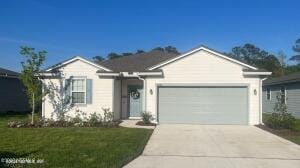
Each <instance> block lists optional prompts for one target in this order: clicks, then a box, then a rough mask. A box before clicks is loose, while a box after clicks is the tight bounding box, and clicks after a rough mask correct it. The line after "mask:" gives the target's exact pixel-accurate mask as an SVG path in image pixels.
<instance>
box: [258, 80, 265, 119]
mask: <svg viewBox="0 0 300 168" xmlns="http://www.w3.org/2000/svg"><path fill="white" fill-rule="evenodd" d="M266 79H267V78H262V79H260V82H259V88H260V93H259V124H264V123H263V121H262V92H263V89H262V83H263V81H264V80H266Z"/></svg>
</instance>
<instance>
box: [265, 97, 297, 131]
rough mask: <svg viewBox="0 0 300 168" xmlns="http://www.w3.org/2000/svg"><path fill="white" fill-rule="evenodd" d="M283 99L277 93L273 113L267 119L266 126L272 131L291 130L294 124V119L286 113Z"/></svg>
mask: <svg viewBox="0 0 300 168" xmlns="http://www.w3.org/2000/svg"><path fill="white" fill-rule="evenodd" d="M284 99H285V97H284V96H283V95H282V93H277V95H276V103H275V106H274V112H273V113H272V115H271V117H270V118H268V119H267V121H266V125H268V126H269V127H271V128H274V129H280V128H291V127H292V126H293V124H294V122H295V117H293V116H292V114H291V113H288V111H287V105H286V102H285V100H284Z"/></svg>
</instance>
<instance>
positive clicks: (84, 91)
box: [70, 77, 86, 105]
mask: <svg viewBox="0 0 300 168" xmlns="http://www.w3.org/2000/svg"><path fill="white" fill-rule="evenodd" d="M74 80H84V89H83V91H80V92H79V91H73V81H74ZM70 92H71V103H72V104H79V105H80V104H83V105H84V104H86V78H78V77H77V78H75V77H74V78H72V79H71V82H70ZM73 92H75V93H84V102H83V103H74V102H73Z"/></svg>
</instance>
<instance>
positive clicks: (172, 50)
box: [93, 46, 180, 62]
mask: <svg viewBox="0 0 300 168" xmlns="http://www.w3.org/2000/svg"><path fill="white" fill-rule="evenodd" d="M150 51H162V52H166V53H174V54H180V53H179V52H178V50H177V49H176V47H173V46H166V47H156V48H153V49H151V50H150ZM144 52H145V51H144V50H137V51H136V52H125V53H120V54H118V53H116V52H111V53H109V54H107V56H106V57H103V56H94V57H93V60H94V61H95V62H101V61H105V60H110V59H115V58H121V57H126V56H130V55H133V54H139V53H144Z"/></svg>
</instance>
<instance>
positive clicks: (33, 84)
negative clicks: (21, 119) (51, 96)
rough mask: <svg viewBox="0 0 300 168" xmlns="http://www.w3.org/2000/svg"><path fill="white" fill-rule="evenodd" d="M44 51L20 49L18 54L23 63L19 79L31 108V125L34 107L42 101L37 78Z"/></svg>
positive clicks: (40, 85) (39, 83)
mask: <svg viewBox="0 0 300 168" xmlns="http://www.w3.org/2000/svg"><path fill="white" fill-rule="evenodd" d="M46 53H47V52H46V51H39V52H35V51H34V48H29V47H26V46H25V47H21V51H20V54H21V55H23V56H24V58H25V61H22V62H21V65H22V71H21V74H20V79H21V81H22V82H23V84H24V86H25V88H26V93H27V97H28V101H29V102H28V103H29V104H30V106H31V107H32V116H31V124H34V112H35V111H36V108H35V107H36V105H37V104H38V103H40V102H41V100H42V91H41V88H42V82H41V81H40V80H39V78H38V73H39V72H40V68H41V66H42V65H43V63H44V61H45V56H46Z"/></svg>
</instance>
